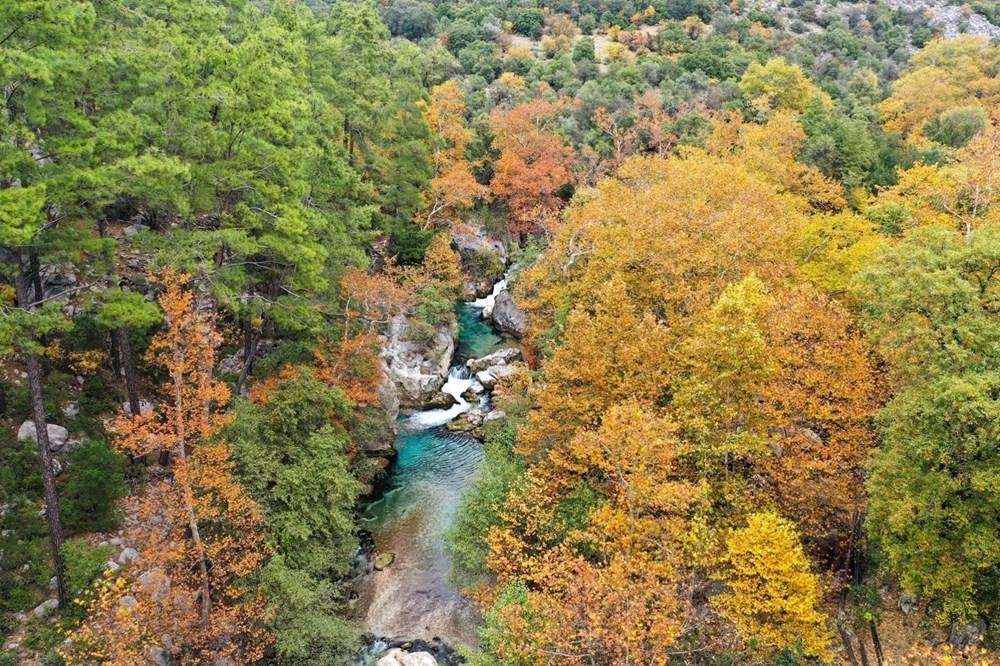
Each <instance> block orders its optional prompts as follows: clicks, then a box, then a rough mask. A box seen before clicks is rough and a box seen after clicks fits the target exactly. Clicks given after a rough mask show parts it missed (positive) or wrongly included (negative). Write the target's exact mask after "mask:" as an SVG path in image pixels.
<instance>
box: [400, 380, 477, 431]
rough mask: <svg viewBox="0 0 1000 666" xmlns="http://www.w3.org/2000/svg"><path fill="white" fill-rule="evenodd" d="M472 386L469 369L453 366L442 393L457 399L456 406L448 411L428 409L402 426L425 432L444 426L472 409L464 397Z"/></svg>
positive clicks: (411, 417) (407, 419)
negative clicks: (426, 429) (425, 430)
mask: <svg viewBox="0 0 1000 666" xmlns="http://www.w3.org/2000/svg"><path fill="white" fill-rule="evenodd" d="M470 386H472V377H471V376H470V374H469V369H468V368H467V367H465V366H464V365H453V366H452V367H451V368H450V369H449V370H448V380H447V381H446V382H445V383H444V386H442V387H441V392H442V393H447V394H448V395H450V396H451V397H453V398H454V399H455V404H454V405H452V406H451V407H449V408H448V409H428V410H425V411H422V412H417V413H416V414H413V415H412V416H410V417H408V418H406V419H405V420H404V421H403V423H402V425H403V426H404V427H405V428H406V429H407V430H423V429H425V428H433V427H435V426H442V425H444V424H446V423H448V422H449V421H451V420H452V419H453V418H455V417H456V416H458V415H459V414H462V413H463V412H467V411H469V410H470V409H472V405H470V404H469V402H468V401H467V400H466V399H465V398H463V397H462V394H463V393H465V392H466V391H467V390H469V387H470Z"/></svg>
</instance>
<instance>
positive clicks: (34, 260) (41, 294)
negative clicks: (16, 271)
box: [28, 248, 45, 303]
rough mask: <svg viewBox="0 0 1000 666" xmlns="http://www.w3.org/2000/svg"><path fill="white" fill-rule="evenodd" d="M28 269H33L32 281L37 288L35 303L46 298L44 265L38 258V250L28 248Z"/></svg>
mask: <svg viewBox="0 0 1000 666" xmlns="http://www.w3.org/2000/svg"><path fill="white" fill-rule="evenodd" d="M28 270H30V271H31V283H32V285H34V289H35V303H41V302H42V301H43V300H44V299H45V287H43V286H42V265H41V262H40V261H39V260H38V250H36V249H35V248H31V249H30V250H28Z"/></svg>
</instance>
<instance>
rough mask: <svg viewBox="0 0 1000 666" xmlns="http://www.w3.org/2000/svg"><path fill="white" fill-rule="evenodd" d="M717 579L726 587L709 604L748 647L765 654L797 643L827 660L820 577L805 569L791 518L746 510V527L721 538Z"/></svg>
mask: <svg viewBox="0 0 1000 666" xmlns="http://www.w3.org/2000/svg"><path fill="white" fill-rule="evenodd" d="M720 579H721V580H722V582H723V583H724V584H725V585H726V587H727V591H726V592H724V593H723V594H720V595H718V596H716V597H714V598H713V599H712V604H713V605H714V606H715V607H716V608H717V609H718V610H719V612H720V613H721V614H722V615H723V616H724V617H726V618H728V619H729V620H730V621H732V622H733V624H734V625H735V626H736V628H737V631H738V632H739V634H740V636H741V637H742V638H743V639H744V641H745V642H746V644H747V647H746V649H747V650H748V651H750V652H754V651H761V652H763V653H764V654H765V655H767V654H773V653H774V652H776V651H778V650H783V649H786V648H793V647H796V646H799V647H801V649H802V651H803V652H804V653H805V654H807V655H809V656H814V657H820V658H823V659H824V660H829V658H830V653H829V647H828V645H829V636H828V633H827V629H826V618H825V617H824V615H823V613H821V612H820V610H819V608H818V606H819V601H820V586H819V577H818V576H816V575H815V574H813V573H812V572H810V570H809V560H808V559H807V558H806V556H805V553H803V551H802V546H801V545H800V544H799V538H798V535H797V534H796V532H795V526H794V525H792V523H790V522H789V521H787V520H785V519H784V518H781V517H780V516H778V515H776V514H773V513H758V514H753V515H750V516H749V517H748V518H747V524H746V527H743V528H740V529H737V530H734V531H733V532H732V534H730V535H729V537H728V538H727V539H726V545H725V556H724V563H723V569H722V572H721V574H720Z"/></svg>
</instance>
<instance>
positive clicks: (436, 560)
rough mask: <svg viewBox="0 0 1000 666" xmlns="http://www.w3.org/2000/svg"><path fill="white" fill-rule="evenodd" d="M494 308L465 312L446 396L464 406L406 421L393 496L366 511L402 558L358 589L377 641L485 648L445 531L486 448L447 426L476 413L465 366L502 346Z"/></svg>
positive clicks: (387, 547) (393, 471)
mask: <svg viewBox="0 0 1000 666" xmlns="http://www.w3.org/2000/svg"><path fill="white" fill-rule="evenodd" d="M491 306H492V301H491V299H490V297H487V298H485V299H480V300H478V301H476V302H474V303H463V304H461V305H459V307H458V312H457V314H458V322H459V335H458V345H457V349H456V354H455V359H454V361H453V366H452V368H451V370H450V372H449V377H448V382H447V383H446V384H445V386H444V387H443V389H442V390H443V391H445V392H447V393H450V394H451V395H453V396H454V397H455V398H456V400H457V401H458V402H457V404H455V405H454V406H452V407H450V408H449V409H434V410H427V411H422V412H417V413H415V414H411V415H407V416H402V417H400V420H399V435H398V437H397V439H396V452H397V457H396V459H395V460H394V461H393V463H392V465H391V467H390V468H389V472H388V474H389V476H388V479H387V480H386V484H385V486H384V488H385V489H384V491H383V493H382V494H381V495H380V496H379V497H378V499H376V500H374V501H373V502H371V503H370V504H368V505H367V506H365V507H364V508H363V512H362V519H363V521H364V526H365V528H366V529H368V530H369V531H370V532H371V533H372V537H373V539H374V541H375V548H376V552H377V553H393V554H394V555H395V560H394V561H393V563H392V564H391V566H388V567H386V568H385V569H384V570H382V571H375V572H373V573H372V574H370V575H368V576H366V577H365V579H364V580H363V581H362V582H361V584H360V586H359V590H358V593H359V599H358V605H357V608H358V610H359V614H360V615H361V618H362V620H363V621H364V623H365V624H366V625H367V629H368V631H369V632H371V633H372V634H374V635H375V636H378V637H385V638H405V639H407V640H413V639H423V640H432V639H434V638H440V639H441V640H442V641H444V642H446V643H448V644H450V645H458V644H466V645H475V644H476V643H477V637H476V632H475V629H476V626H477V625H478V624H479V614H478V611H477V609H476V606H475V604H474V603H473V602H471V601H470V600H469V599H467V598H466V597H465V596H463V595H462V594H461V593H460V592H459V591H458V590H457V589H456V588H455V586H454V585H453V584H452V582H451V580H450V579H449V573H450V570H451V561H450V558H449V556H448V551H447V548H446V546H445V542H444V532H445V530H447V528H448V526H449V525H450V524H451V521H452V520H453V518H454V516H455V510H456V508H457V507H458V504H459V502H460V501H461V499H462V495H463V493H464V492H465V489H466V487H467V486H468V484H469V482H470V481H471V479H472V478H473V476H474V475H475V474H476V472H477V471H478V469H479V466H480V464H481V463H482V460H483V449H482V444H480V442H478V441H477V440H475V439H473V438H472V437H469V436H466V435H461V434H452V433H450V432H448V431H447V429H445V428H444V427H443V426H444V425H445V424H446V423H448V422H449V421H451V420H452V419H454V418H455V417H456V416H458V415H459V414H461V413H463V412H465V411H468V410H469V409H471V408H472V407H473V406H474V405H470V404H469V403H468V402H467V401H466V400H465V399H464V398H462V395H461V394H462V393H463V392H465V390H466V389H467V388H468V387H469V385H470V384H471V379H469V375H468V371H467V369H466V368H465V361H466V360H467V359H469V358H476V357H480V356H485V355H486V354H489V353H490V352H492V351H494V350H496V349H497V348H498V347H499V346H500V344H501V342H502V339H501V338H500V337H499V336H498V335H497V334H496V333H495V332H494V331H493V329H492V328H491V327H490V325H489V323H488V322H487V321H485V320H484V319H483V318H482V310H483V308H484V307H486V308H488V307H491ZM488 399H489V398H488V397H487V396H484V397H483V398H481V400H488Z"/></svg>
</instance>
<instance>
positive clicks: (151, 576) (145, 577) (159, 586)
mask: <svg viewBox="0 0 1000 666" xmlns="http://www.w3.org/2000/svg"><path fill="white" fill-rule="evenodd" d="M136 582H138V583H139V585H141V586H142V588H143V590H145V591H146V594H148V595H149V596H150V597H152V598H153V601H157V602H160V601H163V600H164V599H166V598H167V595H168V594H169V593H170V577H169V576H167V575H166V574H165V573H163V571H162V570H160V569H153V570H151V571H144V572H142V574H140V575H139V577H138V578H136Z"/></svg>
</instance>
